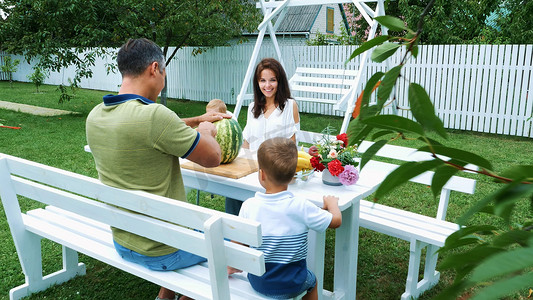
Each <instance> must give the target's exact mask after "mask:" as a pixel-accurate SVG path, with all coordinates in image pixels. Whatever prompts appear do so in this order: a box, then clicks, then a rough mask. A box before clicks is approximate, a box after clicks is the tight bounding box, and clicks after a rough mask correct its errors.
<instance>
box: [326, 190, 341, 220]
mask: <svg viewBox="0 0 533 300" xmlns="http://www.w3.org/2000/svg"><path fill="white" fill-rule="evenodd" d="M338 202H339V198H338V197H335V196H331V195H328V196H324V209H325V210H327V211H329V212H330V213H331V214H332V215H333V218H331V223H329V226H328V227H329V228H338V227H339V226H341V224H342V213H341V211H340V209H339V203H338Z"/></svg>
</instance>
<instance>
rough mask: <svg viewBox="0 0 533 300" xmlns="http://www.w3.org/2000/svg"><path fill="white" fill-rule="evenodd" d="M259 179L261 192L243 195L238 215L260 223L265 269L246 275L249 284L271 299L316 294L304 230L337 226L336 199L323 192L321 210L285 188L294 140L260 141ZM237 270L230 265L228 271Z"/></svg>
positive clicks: (294, 160) (294, 154) (290, 173)
mask: <svg viewBox="0 0 533 300" xmlns="http://www.w3.org/2000/svg"><path fill="white" fill-rule="evenodd" d="M257 160H258V163H259V182H260V183H261V186H263V187H264V188H265V190H266V191H265V193H261V192H257V193H256V194H255V197H253V198H250V199H248V200H246V201H245V202H244V203H243V205H242V208H241V210H240V213H239V216H241V217H244V218H248V219H253V220H256V221H259V222H260V223H261V228H262V233H263V243H262V245H261V246H260V247H259V248H258V249H259V250H261V251H263V252H264V253H265V263H266V272H265V274H263V275H262V276H260V277H259V276H255V275H252V274H248V280H249V281H250V283H251V285H252V287H253V288H254V289H255V290H256V291H257V292H259V293H261V294H264V295H266V296H269V297H273V298H275V299H286V298H292V297H296V296H297V295H299V294H301V293H303V292H304V291H307V294H306V295H305V296H304V298H303V299H317V298H318V293H317V288H316V277H315V275H314V274H313V273H312V272H311V271H309V270H308V269H307V263H306V257H307V234H308V232H309V229H312V230H316V231H319V232H323V231H325V230H326V229H327V228H328V227H329V228H337V227H339V226H340V225H341V223H342V216H341V212H340V210H339V206H338V203H337V201H338V198H337V197H333V196H324V207H323V209H321V208H319V207H317V206H316V205H314V204H313V203H311V202H309V201H307V200H306V199H304V198H301V197H298V196H295V195H293V194H292V193H291V192H288V191H287V187H288V184H289V182H290V181H291V180H292V178H293V176H294V171H295V169H296V163H297V160H298V154H297V148H296V145H295V144H294V142H293V141H292V140H290V139H287V138H281V137H278V138H272V139H269V140H266V141H264V142H263V143H262V144H261V146H260V147H259V149H258V152H257ZM235 271H236V270H234V269H233V270H232V269H231V268H228V272H229V273H233V272H235Z"/></svg>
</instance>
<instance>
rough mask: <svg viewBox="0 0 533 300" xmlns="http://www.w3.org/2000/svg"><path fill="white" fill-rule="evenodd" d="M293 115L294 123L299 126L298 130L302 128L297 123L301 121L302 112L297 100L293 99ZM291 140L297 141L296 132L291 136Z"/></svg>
mask: <svg viewBox="0 0 533 300" xmlns="http://www.w3.org/2000/svg"><path fill="white" fill-rule="evenodd" d="M292 104H293V105H292V117H293V118H294V124H295V126H297V128H298V130H300V126H299V125H296V124H298V123H300V112H298V103H296V100H293V101H292ZM291 140H292V141H293V142H295V143H297V142H296V133H295V134H293V135H292V136H291Z"/></svg>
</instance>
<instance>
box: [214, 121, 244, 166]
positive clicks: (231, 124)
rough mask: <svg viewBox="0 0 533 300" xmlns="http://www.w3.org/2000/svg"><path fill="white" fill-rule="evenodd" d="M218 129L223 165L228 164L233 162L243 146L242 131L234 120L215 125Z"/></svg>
mask: <svg viewBox="0 0 533 300" xmlns="http://www.w3.org/2000/svg"><path fill="white" fill-rule="evenodd" d="M213 124H215V126H216V127H217V135H216V137H215V138H216V140H217V142H218V144H219V145H220V150H221V151H222V155H221V156H222V159H221V161H220V163H221V164H227V163H230V162H232V161H233V160H234V159H235V158H236V157H237V155H238V154H239V151H240V150H241V146H242V129H241V126H239V123H237V121H236V120H234V119H222V120H220V121H217V122H215V123H213Z"/></svg>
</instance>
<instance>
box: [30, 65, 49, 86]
mask: <svg viewBox="0 0 533 300" xmlns="http://www.w3.org/2000/svg"><path fill="white" fill-rule="evenodd" d="M33 69H34V72H33V73H31V74H30V75H28V76H27V77H28V79H29V80H30V81H31V82H33V84H34V85H35V89H36V92H37V93H38V92H39V87H40V86H41V85H42V84H43V83H44V80H45V79H46V77H47V76H46V74H45V73H44V72H43V70H42V69H41V68H39V67H38V66H37V67H34V68H33Z"/></svg>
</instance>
